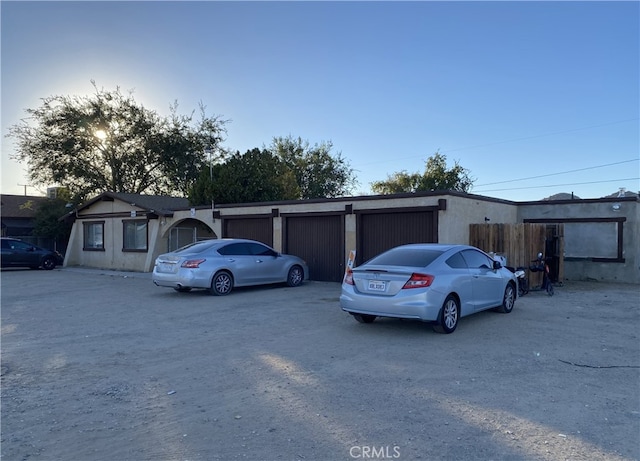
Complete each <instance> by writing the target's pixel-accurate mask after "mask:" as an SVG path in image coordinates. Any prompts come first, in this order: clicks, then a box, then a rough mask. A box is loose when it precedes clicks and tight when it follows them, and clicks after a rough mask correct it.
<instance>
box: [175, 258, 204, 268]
mask: <svg viewBox="0 0 640 461" xmlns="http://www.w3.org/2000/svg"><path fill="white" fill-rule="evenodd" d="M205 261H206V259H187V260H186V261H185V262H183V263H182V266H181V267H184V268H186V269H197V268H198V267H200V264H202V263H203V262H205Z"/></svg>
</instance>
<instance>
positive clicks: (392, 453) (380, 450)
mask: <svg viewBox="0 0 640 461" xmlns="http://www.w3.org/2000/svg"><path fill="white" fill-rule="evenodd" d="M349 456H351V457H352V458H354V459H398V458H400V447H398V446H395V445H394V446H380V447H370V446H368V445H358V446H355V447H351V448H350V449H349Z"/></svg>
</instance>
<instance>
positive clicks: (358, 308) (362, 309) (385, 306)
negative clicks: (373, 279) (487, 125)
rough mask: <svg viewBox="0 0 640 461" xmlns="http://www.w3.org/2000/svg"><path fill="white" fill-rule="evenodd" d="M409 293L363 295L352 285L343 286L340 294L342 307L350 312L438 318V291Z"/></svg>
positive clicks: (426, 319) (439, 305) (381, 315)
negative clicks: (388, 295)
mask: <svg viewBox="0 0 640 461" xmlns="http://www.w3.org/2000/svg"><path fill="white" fill-rule="evenodd" d="M420 291H421V292H420V293H418V292H415V293H411V290H408V291H407V293H404V294H402V295H401V296H394V297H393V298H389V297H385V296H363V295H360V294H358V293H357V292H356V291H355V290H354V289H353V287H352V286H350V285H349V286H346V287H345V286H343V287H342V294H341V295H340V307H341V308H342V310H343V311H345V312H348V313H350V314H368V315H375V316H378V317H395V318H405V319H417V320H422V321H424V322H433V321H436V320H437V319H438V314H439V313H440V308H441V307H442V303H443V302H444V300H441V299H440V298H441V296H439V294H438V293H436V292H433V291H431V292H426V293H425V291H423V290H420Z"/></svg>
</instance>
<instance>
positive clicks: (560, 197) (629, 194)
mask: <svg viewBox="0 0 640 461" xmlns="http://www.w3.org/2000/svg"><path fill="white" fill-rule="evenodd" d="M622 192H624V196H625V197H638V193H637V192H631V191H629V190H626V189H620V190H618V191H617V192H614V193H613V194H609V195H605V196H604V197H600V198H615V197H619V196H620V194H621V193H622ZM542 200H582V198H581V197H578V196H577V195H574V194H571V193H568V192H560V193H559V194H553V195H551V196H549V197H546V198H543V199H542Z"/></svg>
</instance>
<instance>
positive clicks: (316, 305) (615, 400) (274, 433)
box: [1, 268, 640, 461]
mask: <svg viewBox="0 0 640 461" xmlns="http://www.w3.org/2000/svg"><path fill="white" fill-rule="evenodd" d="M1 283H2V287H1V288H2V292H1V302H2V356H1V357H2V426H1V429H2V434H1V454H2V459H4V460H7V461H14V460H47V461H50V460H74V461H75V460H105V461H107V460H108V461H112V460H132V461H139V460H154V461H156V460H160V461H163V460H190V461H200V460H202V461H204V460H217V459H220V460H236V459H240V460H256V461H258V460H260V461H262V460H264V461H271V460H305V461H308V460H313V461H315V460H318V461H321V460H322V461H325V460H354V459H355V460H367V459H397V460H402V461H408V460H475V459H478V460H553V461H555V460H564V459H567V460H637V459H640V443H639V434H640V387H639V386H640V342H639V337H638V336H639V335H638V326H639V325H640V322H639V320H640V294H639V289H638V286H637V285H611V284H602V283H586V282H585V283H583V282H572V283H567V284H565V286H564V287H558V288H557V289H556V295H555V296H554V297H552V298H550V297H548V296H547V295H546V294H543V293H541V292H532V293H530V294H528V295H527V296H525V297H523V298H521V299H519V300H518V301H517V303H516V307H515V308H514V310H513V312H512V313H511V314H508V315H505V314H498V313H495V312H483V313H480V314H477V315H475V316H471V317H467V318H464V319H462V320H461V322H460V325H459V326H458V329H457V330H456V331H455V332H454V333H453V334H451V335H440V334H437V333H434V332H433V331H432V330H431V328H430V327H429V326H428V325H425V324H422V323H419V322H414V321H402V320H393V319H379V320H377V321H376V322H375V323H373V324H370V325H363V324H359V323H357V322H355V321H354V320H353V319H352V318H351V317H350V316H349V315H347V314H345V313H344V312H342V311H341V310H340V307H339V304H338V297H339V292H340V285H339V284H336V283H323V282H308V283H306V284H305V285H303V286H301V287H298V288H289V287H279V286H276V287H260V288H250V289H241V290H237V291H234V292H233V293H232V294H231V295H229V296H226V297H213V296H210V295H208V294H207V293H205V292H197V291H196V292H191V293H177V292H174V291H173V290H170V289H163V288H158V287H155V286H154V285H153V284H152V283H151V280H150V276H149V274H127V275H125V274H122V273H115V272H102V271H90V270H77V269H76V270H74V269H66V268H65V269H57V270H54V271H30V270H6V271H2V273H1Z"/></svg>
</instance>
